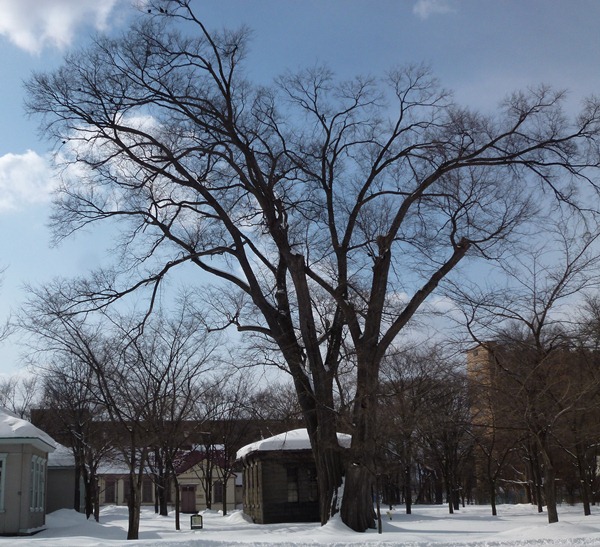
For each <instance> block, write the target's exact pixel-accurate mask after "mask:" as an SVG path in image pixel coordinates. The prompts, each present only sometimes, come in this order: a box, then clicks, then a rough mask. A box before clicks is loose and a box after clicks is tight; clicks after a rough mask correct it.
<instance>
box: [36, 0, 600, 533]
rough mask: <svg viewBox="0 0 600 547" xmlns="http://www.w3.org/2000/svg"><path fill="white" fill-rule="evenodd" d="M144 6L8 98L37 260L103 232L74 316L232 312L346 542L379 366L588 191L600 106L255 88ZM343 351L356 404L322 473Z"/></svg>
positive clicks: (353, 86)
mask: <svg viewBox="0 0 600 547" xmlns="http://www.w3.org/2000/svg"><path fill="white" fill-rule="evenodd" d="M149 5H150V8H149V13H146V12H147V11H148V10H145V11H144V13H143V14H140V20H139V21H137V22H136V23H135V24H134V25H133V26H132V27H131V28H130V29H129V30H128V31H127V33H126V34H125V35H124V36H122V37H118V38H111V37H99V38H97V39H96V40H95V41H94V43H93V45H91V47H89V48H88V49H86V50H83V51H80V52H78V53H75V54H70V55H68V57H67V58H66V59H65V63H64V65H63V66H62V67H61V68H59V69H58V70H56V71H53V72H50V73H38V74H35V75H34V76H33V77H32V78H31V80H30V81H29V82H28V84H27V90H28V95H29V98H28V110H29V112H30V113H32V114H38V115H40V116H41V117H42V118H43V121H42V124H41V130H42V131H43V132H44V134H45V135H47V136H48V137H49V138H50V139H52V140H53V141H54V142H55V143H56V145H57V150H56V159H57V162H58V163H59V164H62V166H63V167H64V169H63V171H62V173H63V183H62V186H61V189H60V192H59V197H58V201H57V207H56V209H55V214H54V217H53V225H54V229H55V234H56V238H57V239H60V238H62V237H65V236H67V235H69V234H71V233H73V232H74V231H76V230H78V229H80V228H82V227H85V226H89V225H90V224H92V223H95V222H97V221H101V220H104V219H108V218H113V219H116V220H121V221H123V225H122V226H121V227H120V230H121V233H122V234H123V241H122V245H121V250H122V255H121V256H120V257H119V262H118V265H117V266H116V267H115V269H114V270H112V271H108V270H107V271H103V272H99V273H97V274H96V275H94V276H93V278H91V279H90V280H88V281H87V282H85V283H81V284H80V296H79V297H78V298H76V299H75V301H74V304H73V305H74V306H77V305H79V304H80V305H81V306H82V307H84V308H85V307H87V308H88V309H89V308H90V307H102V306H105V305H108V304H110V303H111V302H114V301H115V300H116V299H118V298H120V297H122V296H124V295H127V294H131V293H132V292H133V291H135V290H137V289H142V288H147V289H149V290H150V291H151V293H153V294H156V293H157V291H158V290H159V286H160V285H161V283H162V281H163V280H164V279H166V278H167V277H168V274H170V273H171V272H172V271H174V270H176V269H177V268H178V267H179V266H181V265H183V264H192V265H195V266H196V267H197V268H198V269H199V270H200V271H202V272H204V273H208V274H210V275H212V276H214V278H216V279H218V280H220V281H221V282H222V283H225V284H228V285H229V286H230V287H232V288H234V289H235V290H236V291H238V294H236V295H235V296H234V297H232V298H229V299H225V298H223V302H226V303H227V304H228V306H227V309H225V310H224V311H225V314H226V319H227V320H228V321H229V323H230V324H231V325H234V326H237V327H238V328H239V329H240V330H244V331H247V332H248V331H250V332H254V333H257V334H259V335H262V336H264V337H266V338H268V339H270V340H271V341H272V342H273V343H274V344H275V345H276V346H277V347H278V348H279V350H280V351H281V352H282V355H283V357H284V359H285V362H286V366H287V368H288V370H289V372H290V374H291V376H292V379H293V382H294V386H295V389H296V392H297V396H298V400H299V403H300V405H301V407H302V410H303V414H304V419H305V421H306V424H307V428H308V431H309V435H310V438H311V443H312V447H313V451H314V455H315V459H316V462H317V469H318V482H319V492H320V503H321V520H322V522H323V523H325V522H326V521H327V520H328V519H329V518H330V516H331V515H332V514H333V513H334V512H336V511H337V510H338V508H339V509H340V510H341V514H342V519H343V521H344V522H345V523H347V524H348V525H349V526H350V527H351V528H353V529H354V530H357V531H364V530H365V529H367V528H369V527H373V526H374V524H375V521H374V511H373V505H372V498H371V492H372V483H373V475H372V469H373V459H374V456H375V454H374V450H375V448H374V447H375V444H376V443H375V442H374V439H373V435H374V434H375V433H374V432H375V431H376V427H375V425H376V423H375V422H376V419H377V393H378V381H379V368H380V363H381V361H382V359H383V356H384V355H385V353H386V351H387V350H388V348H389V347H390V345H391V344H392V342H393V341H394V339H395V338H396V336H397V335H398V334H399V333H400V332H401V331H402V330H403V329H404V328H405V327H406V325H407V324H408V322H409V321H410V320H411V318H412V317H413V316H414V314H415V312H416V311H417V310H418V309H419V308H420V307H421V305H422V304H423V302H424V301H425V300H426V299H427V297H428V296H429V295H431V294H432V292H434V291H435V290H436V288H437V287H438V284H439V283H440V281H441V280H443V279H444V278H445V277H446V276H447V275H448V274H449V273H450V272H451V271H452V270H453V269H454V268H455V266H456V265H457V264H459V263H460V262H461V261H462V260H463V259H464V258H465V257H466V256H467V255H471V256H474V255H479V256H489V255H490V254H491V253H492V252H493V250H494V249H495V248H497V246H498V245H501V244H502V243H503V242H506V241H508V239H507V238H509V236H510V235H511V233H512V232H513V230H514V228H515V227H516V226H518V225H519V224H520V223H521V222H523V221H524V220H526V219H528V218H530V216H531V213H532V209H534V207H533V204H532V196H535V197H536V199H535V205H536V206H539V205H540V204H541V202H542V201H543V199H542V198H541V196H544V195H546V194H549V195H550V196H552V197H554V198H556V199H557V200H559V201H562V202H568V203H570V204H575V202H576V199H577V196H576V193H575V187H576V186H577V185H578V184H579V183H591V188H592V189H595V180H596V176H597V167H598V153H597V150H598V141H597V138H598V134H599V132H600V124H599V121H600V108H599V107H600V104H599V103H598V101H597V100H594V99H590V100H588V101H586V102H585V103H584V105H583V109H582V111H581V114H580V115H579V116H577V117H576V118H575V119H570V118H567V117H566V115H565V113H564V111H563V109H562V105H563V102H564V97H565V96H564V93H563V92H560V91H559V92H556V91H553V90H552V89H550V88H548V87H545V86H539V87H535V88H531V89H529V90H527V91H524V92H518V93H514V94H513V95H510V96H509V97H507V99H506V101H505V102H504V103H503V104H502V105H501V106H500V108H499V109H498V111H497V112H496V113H494V114H491V115H484V114H481V113H478V112H474V111H472V110H470V109H468V108H463V107H460V106H457V105H456V104H455V103H454V102H453V99H452V96H451V94H450V93H448V92H447V91H446V90H444V89H442V88H441V87H440V86H439V85H438V82H437V81H436V80H435V78H433V77H432V76H431V74H430V73H429V71H428V70H427V69H426V68H424V67H423V66H420V65H416V66H409V67H407V68H401V69H397V70H392V71H390V72H389V73H388V74H387V75H386V76H385V78H383V79H381V80H376V79H373V78H362V77H358V78H356V79H353V80H351V81H341V82H340V81H337V80H336V78H335V77H334V75H333V73H332V72H331V71H330V70H329V69H327V68H324V67H315V68H311V69H307V70H303V71H300V72H299V73H295V74H292V73H288V74H286V75H284V76H282V77H280V78H278V79H277V81H276V82H275V83H274V84H273V85H272V86H269V87H265V86H263V85H256V84H254V83H253V82H251V81H250V80H249V79H248V78H247V76H246V73H245V72H244V59H245V56H246V54H247V43H248V37H249V32H248V30H247V29H245V28H241V29H239V30H224V31H221V32H214V33H211V32H209V31H208V30H207V28H206V27H205V25H204V24H203V23H202V20H201V19H200V18H199V17H198V16H197V15H196V13H195V12H194V10H193V8H192V5H191V2H190V1H189V0H170V1H159V0H156V1H153V2H150V4H149ZM200 9H201V8H200ZM73 168H74V169H73ZM403 295H404V296H403ZM232 303H233V304H235V307H232V306H231V304H232ZM345 339H349V340H351V343H352V345H353V347H354V350H355V352H356V383H355V385H356V397H355V402H354V406H353V410H352V418H351V420H350V423H351V425H352V431H351V433H352V439H353V440H352V447H351V448H350V450H349V451H348V453H347V454H345V455H344V456H342V452H341V449H340V447H339V446H338V443H337V438H336V412H335V405H334V384H335V377H336V372H337V369H338V367H339V365H340V361H341V356H342V351H341V348H342V346H343V343H344V340H345ZM344 474H345V486H344V492H345V497H344V499H343V500H342V501H341V507H339V501H340V500H338V498H337V490H338V487H339V486H340V485H341V483H342V477H343V475H344Z"/></svg>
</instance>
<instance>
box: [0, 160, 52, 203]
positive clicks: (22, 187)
mask: <svg viewBox="0 0 600 547" xmlns="http://www.w3.org/2000/svg"><path fill="white" fill-rule="evenodd" d="M56 186H57V180H56V178H55V177H54V176H53V173H52V169H51V167H50V164H49V163H48V161H47V160H46V159H45V158H44V157H42V156H40V155H39V154H37V153H36V152H34V151H33V150H28V151H27V152H25V153H24V154H5V155H4V156H0V213H4V212H7V211H15V210H19V209H22V208H23V207H24V206H26V205H28V204H32V203H46V202H49V201H50V199H51V193H52V191H53V190H54V189H55V188H56Z"/></svg>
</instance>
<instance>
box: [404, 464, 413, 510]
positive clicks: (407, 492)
mask: <svg viewBox="0 0 600 547" xmlns="http://www.w3.org/2000/svg"><path fill="white" fill-rule="evenodd" d="M404 502H405V503H406V514H407V515H411V514H412V484H411V476H410V465H406V466H405V468H404Z"/></svg>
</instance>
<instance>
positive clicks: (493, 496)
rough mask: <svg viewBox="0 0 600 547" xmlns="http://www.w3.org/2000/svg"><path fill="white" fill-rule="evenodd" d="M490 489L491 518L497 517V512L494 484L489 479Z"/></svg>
mask: <svg viewBox="0 0 600 547" xmlns="http://www.w3.org/2000/svg"><path fill="white" fill-rule="evenodd" d="M489 487H490V503H491V504H492V516H494V517H496V516H498V511H497V509H496V483H495V482H494V481H493V480H491V479H490V481H489Z"/></svg>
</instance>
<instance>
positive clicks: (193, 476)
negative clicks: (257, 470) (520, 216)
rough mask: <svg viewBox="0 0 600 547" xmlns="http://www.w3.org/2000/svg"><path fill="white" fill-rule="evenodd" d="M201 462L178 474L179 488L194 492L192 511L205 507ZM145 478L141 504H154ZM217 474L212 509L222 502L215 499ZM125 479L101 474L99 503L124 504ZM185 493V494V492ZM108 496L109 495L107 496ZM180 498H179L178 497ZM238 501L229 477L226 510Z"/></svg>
mask: <svg viewBox="0 0 600 547" xmlns="http://www.w3.org/2000/svg"><path fill="white" fill-rule="evenodd" d="M200 465H201V464H198V465H196V466H194V467H192V468H190V469H188V470H187V471H186V472H184V473H181V474H180V475H179V476H178V480H179V487H180V491H181V490H184V489H185V490H186V492H190V491H192V490H193V492H194V509H193V512H197V511H202V510H204V509H206V497H205V493H204V489H203V487H202V477H203V476H204V475H203V471H202V469H201V468H200ZM144 480H145V483H146V484H145V492H144V488H143V490H142V505H154V500H155V495H154V494H155V492H154V483H153V482H152V479H151V478H150V477H147V478H146V479H144ZM218 480H219V479H218V474H217V473H216V472H215V476H214V480H213V503H212V509H214V510H221V509H222V508H223V504H222V502H221V501H216V497H215V493H216V492H215V490H216V489H217V488H218V487H216V482H217V481H218ZM127 481H128V477H127V476H125V475H101V476H100V480H99V487H100V503H101V504H102V505H109V504H115V505H126V504H127V492H126V488H127ZM111 483H112V484H114V487H113V486H111ZM113 491H114V498H113V496H112V492H113ZM186 495H187V494H186ZM109 496H110V497H109ZM180 499H181V498H180ZM169 501H170V503H171V504H174V503H175V487H174V485H171V494H170V498H169ZM237 503H238V501H236V486H235V476H233V477H230V478H229V480H228V481H227V511H232V510H233V509H235V508H236V506H237Z"/></svg>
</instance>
